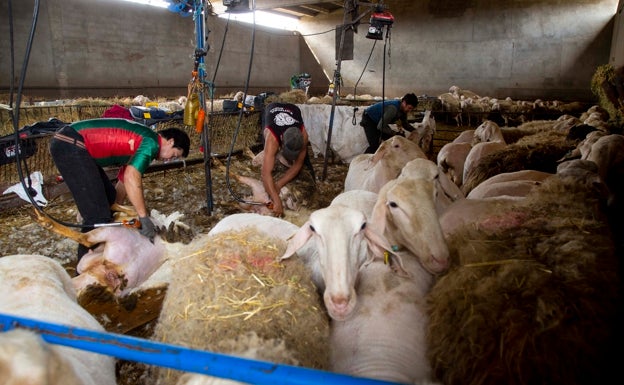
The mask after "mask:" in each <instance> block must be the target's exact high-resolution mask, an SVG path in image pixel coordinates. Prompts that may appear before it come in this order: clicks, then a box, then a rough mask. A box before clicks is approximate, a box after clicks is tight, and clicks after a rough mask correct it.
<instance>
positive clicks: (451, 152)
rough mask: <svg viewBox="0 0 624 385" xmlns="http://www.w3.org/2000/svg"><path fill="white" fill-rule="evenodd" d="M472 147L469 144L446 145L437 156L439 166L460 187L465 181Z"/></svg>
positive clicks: (453, 143)
mask: <svg viewBox="0 0 624 385" xmlns="http://www.w3.org/2000/svg"><path fill="white" fill-rule="evenodd" d="M471 149H472V145H471V144H470V143H469V142H458V143H455V142H451V143H446V144H445V145H444V146H442V148H441V149H440V151H439V152H438V156H437V159H436V160H437V164H438V166H439V167H440V168H441V169H442V171H443V172H444V173H445V174H446V175H447V177H448V178H449V179H450V180H452V181H453V183H455V184H456V185H457V186H458V187H461V185H462V183H463V181H464V163H465V162H466V157H467V156H468V153H470V150H471Z"/></svg>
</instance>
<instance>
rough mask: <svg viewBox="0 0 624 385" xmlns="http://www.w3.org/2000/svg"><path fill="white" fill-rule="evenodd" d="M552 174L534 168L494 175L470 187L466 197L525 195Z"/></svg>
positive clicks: (519, 196)
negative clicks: (472, 187)
mask: <svg viewBox="0 0 624 385" xmlns="http://www.w3.org/2000/svg"><path fill="white" fill-rule="evenodd" d="M552 175H554V174H551V173H548V172H542V171H535V170H521V171H514V172H506V173H502V174H498V175H494V176H493V177H491V178H488V179H486V180H484V181H483V182H481V183H480V184H479V185H478V186H477V187H475V188H474V189H472V190H471V191H470V193H469V194H468V196H466V198H468V199H483V198H491V197H498V196H508V197H518V198H522V197H524V196H526V195H527V194H528V193H529V192H530V191H531V190H532V189H533V188H534V187H535V186H539V185H540V183H542V182H543V181H544V179H546V178H548V177H550V176H552Z"/></svg>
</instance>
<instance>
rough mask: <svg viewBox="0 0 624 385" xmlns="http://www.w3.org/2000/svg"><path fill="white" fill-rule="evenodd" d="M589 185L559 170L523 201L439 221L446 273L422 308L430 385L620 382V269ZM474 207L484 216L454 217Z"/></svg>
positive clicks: (483, 203) (492, 203)
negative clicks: (448, 265)
mask: <svg viewBox="0 0 624 385" xmlns="http://www.w3.org/2000/svg"><path fill="white" fill-rule="evenodd" d="M583 167H584V166H583ZM581 175H583V177H581ZM586 178H589V182H588V180H587V179H586ZM595 181H596V174H595V173H591V172H589V170H587V169H583V170H578V171H577V172H571V171H570V169H566V171H565V172H562V173H559V172H558V173H557V175H556V176H552V177H550V178H547V179H545V180H544V182H543V183H542V184H541V185H540V186H537V187H536V188H535V189H533V191H532V192H531V193H529V194H528V195H527V197H526V198H525V199H523V200H522V201H515V202H513V201H511V202H510V201H509V200H506V201H505V200H502V199H496V200H470V199H466V200H464V201H458V202H456V203H455V204H454V205H452V206H451V207H449V209H448V210H447V212H446V213H445V214H444V215H443V216H442V217H441V218H440V222H441V224H442V226H443V229H444V231H445V235H446V238H447V242H448V245H449V250H450V253H451V258H452V264H451V266H452V267H451V269H450V270H449V272H448V273H447V274H446V275H445V276H443V277H441V278H440V279H438V280H437V281H436V283H435V284H434V286H433V288H432V289H431V291H430V293H429V297H428V312H429V315H430V323H429V328H428V339H427V341H428V343H429V359H430V362H431V364H432V367H433V372H434V375H435V378H436V379H437V380H439V381H441V382H443V383H445V384H448V385H454V384H464V385H471V384H482V385H488V384H502V383H504V384H512V385H519V384H534V383H551V384H553V383H556V384H589V383H599V382H603V381H607V382H608V381H610V380H609V379H610V378H615V377H613V376H614V375H617V374H616V373H615V372H616V371H617V370H619V367H618V366H617V365H616V364H615V360H616V358H615V357H617V354H616V351H615V350H614V349H615V347H616V345H617V343H618V342H617V340H616V339H615V338H614V336H615V335H616V327H617V326H616V325H617V317H616V314H617V306H618V305H617V304H618V301H617V296H618V287H619V282H618V277H617V268H616V266H617V258H616V256H615V254H614V245H613V238H612V236H611V234H610V230H609V226H608V224H607V222H606V220H605V214H604V212H603V211H602V207H603V205H604V203H603V200H602V199H603V198H602V197H601V193H600V191H599V190H598V189H595ZM470 202H478V203H479V204H480V207H479V208H478V209H474V210H469V211H464V212H463V213H462V214H463V215H458V212H457V210H456V209H457V208H458V207H460V206H462V205H465V204H466V203H470ZM475 214H476V215H475ZM445 218H446V219H448V220H445ZM446 224H449V225H450V226H451V227H452V228H446V227H445V225H446ZM458 325H461V327H458Z"/></svg>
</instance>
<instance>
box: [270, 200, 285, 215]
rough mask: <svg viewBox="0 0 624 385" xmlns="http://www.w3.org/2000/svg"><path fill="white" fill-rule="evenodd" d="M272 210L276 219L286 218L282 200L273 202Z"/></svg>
mask: <svg viewBox="0 0 624 385" xmlns="http://www.w3.org/2000/svg"><path fill="white" fill-rule="evenodd" d="M272 210H273V216H274V217H278V218H282V217H283V216H284V207H283V206H282V200H281V199H278V200H277V201H275V202H273V208H272Z"/></svg>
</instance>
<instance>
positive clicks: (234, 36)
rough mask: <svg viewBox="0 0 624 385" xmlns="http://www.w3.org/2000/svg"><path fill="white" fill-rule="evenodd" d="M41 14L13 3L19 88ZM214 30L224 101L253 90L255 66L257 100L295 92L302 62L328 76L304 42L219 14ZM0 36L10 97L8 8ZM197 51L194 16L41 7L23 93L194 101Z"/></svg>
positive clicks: (2, 12)
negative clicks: (191, 89)
mask: <svg viewBox="0 0 624 385" xmlns="http://www.w3.org/2000/svg"><path fill="white" fill-rule="evenodd" d="M33 9H34V1H33V0H23V1H19V2H17V1H13V9H12V13H13V29H14V36H15V37H14V41H15V79H16V80H15V84H16V85H17V83H18V78H19V75H20V73H21V66H22V62H23V57H24V52H25V47H26V43H27V40H28V35H29V32H30V26H31V22H32V19H33ZM206 26H207V30H208V31H209V32H208V33H207V39H208V42H207V44H208V46H209V50H208V52H207V54H206V56H205V59H204V60H205V66H206V74H207V76H206V79H207V80H209V81H212V80H213V79H214V84H215V88H216V89H215V96H217V97H218V96H223V95H226V94H231V93H232V92H235V91H238V90H243V89H244V87H245V85H246V79H247V75H248V72H249V68H250V60H251V72H249V73H250V81H249V89H248V92H249V93H250V94H254V93H257V92H262V91H266V90H275V91H279V92H281V91H284V90H287V89H289V81H290V77H291V75H293V74H295V73H299V72H300V69H301V67H302V63H301V61H302V57H304V58H305V60H306V65H305V67H306V68H308V71H309V72H313V73H314V72H315V73H321V74H322V70H321V69H320V65H319V64H318V63H317V62H312V61H311V59H310V58H313V55H312V54H311V53H309V52H305V50H307V47H306V48H305V50H302V46H303V47H305V44H303V43H302V39H301V36H299V35H298V34H293V33H291V32H285V31H279V32H275V30H273V29H267V28H262V27H258V28H256V32H255V36H253V28H252V26H250V25H247V24H240V23H237V22H230V23H228V22H227V20H226V19H221V18H218V17H216V16H209V17H208V20H207V22H206ZM226 27H227V35H225V31H226ZM224 35H225V40H224ZM0 36H5V37H7V38H6V39H1V40H0V50H2V52H3V54H2V55H0V68H1V70H0V93H3V92H7V90H8V89H9V86H10V81H9V79H10V60H9V59H10V55H9V52H10V46H9V39H8V36H9V23H8V9H7V2H0ZM252 38H253V41H254V55H253V58H251V55H250V52H251V45H252V44H251V42H252ZM222 45H223V46H224V49H223V52H221V46H222ZM195 46H196V42H195V36H194V22H193V17H192V16H187V17H183V16H181V15H179V14H177V13H174V12H171V11H168V10H166V9H163V8H157V7H148V6H144V5H140V4H135V3H128V2H122V1H119V0H97V1H93V0H48V1H45V2H41V3H40V8H39V15H38V22H37V27H36V32H35V36H34V40H33V44H32V50H31V53H30V60H29V62H28V69H27V73H26V80H25V84H24V94H25V95H31V96H33V95H34V96H44V97H48V98H60V99H64V98H75V97H85V96H91V97H100V96H107V97H109V96H135V95H137V94H142V95H146V96H150V97H151V96H180V95H186V92H187V84H188V82H189V80H190V79H191V75H192V74H191V73H192V70H193V66H194V52H195ZM302 51H303V52H302ZM217 63H218V65H217ZM310 63H311V64H310ZM217 66H218V68H217ZM310 67H311V68H310ZM215 74H216V76H215Z"/></svg>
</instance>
